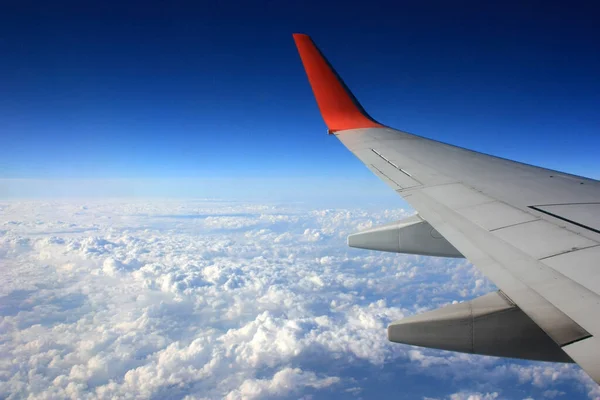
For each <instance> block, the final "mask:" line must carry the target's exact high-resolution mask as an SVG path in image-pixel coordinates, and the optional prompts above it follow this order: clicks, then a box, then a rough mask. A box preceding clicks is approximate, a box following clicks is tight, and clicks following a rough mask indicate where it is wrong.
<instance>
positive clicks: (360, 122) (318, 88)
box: [293, 33, 383, 133]
mask: <svg viewBox="0 0 600 400" xmlns="http://www.w3.org/2000/svg"><path fill="white" fill-rule="evenodd" d="M293 36H294V41H295V42H296V47H297V48H298V52H299V53H300V58H301V59H302V64H304V70H305V71H306V75H308V81H309V82H310V86H311V87H312V90H313V93H314V94H315V98H316V99H317V104H318V106H319V110H321V115H322V116H323V119H324V120H325V124H326V125H327V127H328V128H329V132H331V133H333V132H337V131H343V130H346V129H357V128H382V127H383V125H381V124H380V123H378V122H377V121H375V120H374V119H373V118H371V117H370V116H369V114H367V112H366V111H365V110H364V109H363V108H362V106H361V105H360V103H359V102H358V100H356V98H355V97H354V95H353V94H352V92H350V89H348V88H347V87H346V85H345V84H344V82H343V81H342V79H341V78H340V77H339V76H338V74H337V73H336V72H335V70H334V69H333V67H332V66H331V65H330V64H329V62H327V60H326V59H325V57H324V56H323V55H322V54H321V52H320V51H319V49H318V48H317V46H315V44H314V43H313V41H312V39H311V38H310V37H309V36H308V35H304V34H301V33H295V34H294V35H293Z"/></svg>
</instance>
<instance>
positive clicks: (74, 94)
mask: <svg viewBox="0 0 600 400" xmlns="http://www.w3.org/2000/svg"><path fill="white" fill-rule="evenodd" d="M243 3H244V4H237V3H234V2H188V3H186V2H183V3H182V2H176V3H169V4H166V3H163V2H153V1H150V2H139V3H136V2H127V4H121V3H120V2H85V5H83V4H80V3H78V2H73V3H59V4H52V5H50V4H46V3H42V2H39V3H36V2H33V3H19V4H17V3H15V4H12V5H9V6H5V11H4V12H3V13H2V15H1V16H0V54H1V57H2V63H1V64H0V87H1V88H2V90H1V94H0V134H1V137H2V142H3V145H2V146H0V160H1V161H0V179H2V183H1V186H0V190H1V193H0V194H3V195H6V194H8V195H9V196H10V195H16V196H19V195H21V196H25V195H33V194H38V195H39V194H40V190H38V189H37V188H39V187H40V185H39V182H40V180H42V181H45V182H46V185H50V186H52V187H55V186H56V185H59V186H60V185H62V186H65V187H66V189H65V190H64V191H63V192H64V193H68V194H74V195H75V194H79V195H86V194H93V195H101V194H103V191H102V190H100V189H99V190H96V191H82V190H81V187H82V186H85V185H82V184H81V182H87V184H88V185H92V186H94V187H96V188H99V187H100V188H106V190H105V194H115V195H118V194H122V195H129V194H131V193H127V191H123V190H120V189H118V188H117V187H118V186H119V185H115V184H110V185H109V184H106V182H108V181H110V182H114V181H115V180H117V181H119V182H123V181H127V182H142V181H143V182H146V183H147V187H148V189H144V190H141V189H140V191H139V192H135V193H133V194H134V195H144V194H150V195H169V194H170V195H177V194H180V195H186V194H187V195H202V196H210V195H211V194H212V195H214V196H228V193H230V192H236V191H237V194H238V196H242V197H243V196H244V195H246V194H247V195H248V196H250V197H252V196H256V195H257V190H256V189H255V187H256V186H257V185H255V184H254V183H249V182H256V181H260V182H264V185H266V188H265V187H263V188H262V189H261V190H260V194H263V195H265V197H268V195H269V191H270V190H272V191H274V192H275V193H283V192H285V193H286V194H287V195H290V196H291V197H293V196H292V194H293V193H295V192H294V190H293V189H292V188H293V186H294V182H297V181H299V180H306V179H311V178H314V179H316V180H315V185H314V186H312V187H313V188H315V189H316V188H322V187H324V186H328V185H333V186H335V187H336V188H335V190H329V191H330V192H335V193H337V194H340V191H342V192H344V191H345V190H346V191H347V193H346V192H344V195H349V196H354V195H358V194H357V193H359V192H360V190H359V189H357V188H356V187H353V186H358V187H360V186H361V185H374V187H375V188H377V189H373V190H374V191H376V192H377V193H380V194H381V196H386V195H384V194H383V192H384V190H383V188H384V186H383V185H379V184H378V183H369V182H371V181H372V180H375V178H372V177H371V176H370V174H369V172H368V171H366V169H365V168H364V167H363V166H362V165H361V164H360V163H359V162H358V161H357V160H355V159H354V158H353V157H352V155H350V154H349V153H348V152H347V151H346V150H345V149H344V148H343V146H341V144H340V143H338V142H337V141H336V140H335V139H334V138H333V137H328V136H327V135H326V134H325V129H326V128H325V125H324V123H323V122H322V120H321V118H320V115H319V113H318V109H317V107H316V104H315V102H314V99H313V97H312V93H311V91H310V87H309V85H308V83H307V80H306V77H305V75H304V71H303V69H302V66H301V63H300V60H299V57H298V55H297V52H296V49H295V47H294V44H293V40H292V37H291V34H292V33H293V32H305V33H308V34H310V35H311V36H312V37H313V39H314V40H315V41H316V43H317V44H318V45H319V46H320V47H321V49H322V50H323V51H324V53H325V54H326V55H327V57H328V58H329V60H330V61H331V63H332V64H333V65H334V66H335V67H336V69H337V70H338V72H339V73H340V75H341V76H342V77H343V78H344V79H345V81H346V83H347V84H348V86H349V87H350V88H351V89H352V90H353V91H354V93H355V95H356V96H357V97H358V98H359V99H360V101H361V103H362V104H363V105H364V106H365V108H366V109H367V110H368V111H369V113H370V114H371V115H372V116H373V117H375V118H376V119H378V120H379V121H381V122H383V123H385V124H387V125H390V126H393V127H396V128H399V129H404V130H407V131H409V132H414V133H417V134H420V135H423V136H426V137H430V138H434V139H438V140H441V141H445V142H450V143H453V144H456V145H460V146H464V147H468V148H472V149H475V150H479V151H483V152H487V153H492V154H495V155H499V156H503V157H508V158H512V159H517V160H520V161H525V162H529V163H534V164H538V165H542V166H547V167H550V168H555V169H561V170H565V171H568V172H572V173H576V174H583V175H587V176H591V177H596V178H597V177H599V176H600V167H599V165H598V163H597V152H596V151H595V149H597V147H598V144H599V143H600V138H599V136H598V134H597V132H598V128H599V127H600V117H599V116H598V112H597V106H598V104H599V100H600V95H599V93H600V90H599V89H600V80H599V78H598V72H597V71H599V70H600V53H599V52H598V51H597V50H598V47H597V41H596V39H595V38H597V37H598V35H599V34H600V32H599V30H600V29H599V28H598V27H597V24H596V18H595V16H596V15H598V13H597V10H596V9H593V8H592V7H593V6H590V5H585V4H584V3H581V4H578V5H572V6H569V7H566V6H564V5H559V4H558V3H557V4H554V3H553V2H528V4H522V3H523V2H503V3H502V4H496V2H494V4H482V2H458V3H455V2H453V3H452V4H450V3H448V2H439V3H438V2H428V3H426V4H421V5H419V4H412V3H406V4H399V3H398V2H369V3H368V5H367V4H366V3H364V2H361V3H357V2H347V3H345V4H344V7H339V6H334V5H328V4H322V3H323V2H316V1H312V2H311V1H306V2H263V3H260V2H243ZM174 178H177V179H180V180H184V181H185V180H187V181H185V182H187V183H183V184H181V185H180V186H176V185H175V184H174V183H173V182H174V181H173V179H174ZM206 179H212V180H214V179H222V180H223V184H222V185H204V186H203V185H201V184H198V185H196V184H194V183H190V182H204V181H205V180H206ZM152 180H155V182H156V185H153V184H152V183H148V182H152ZM161 180H162V182H164V181H165V180H166V181H169V182H171V185H167V186H169V187H170V188H169V190H168V191H167V190H166V189H165V190H162V189H161V186H160V185H159V182H161ZM282 181H284V182H286V183H284V184H283V185H284V188H283V189H282V187H281V185H282V184H281V182H282ZM102 182H104V183H102ZM227 182H231V183H230V184H228V183H227ZM336 182H337V183H336ZM339 182H344V183H343V184H341V183H339ZM346 182H356V185H352V184H351V183H349V184H346ZM286 184H287V186H285V185H286ZM102 185H105V186H102ZM111 185H112V186H111ZM122 186H123V185H122ZM124 186H128V185H124ZM138 186H139V185H138ZM174 186H176V187H175V188H174ZM190 186H192V187H197V186H198V187H202V189H198V190H197V191H192V192H191V193H190V191H189V188H190ZM258 186H260V185H258ZM309 186H310V185H309ZM36 190H37V191H36ZM307 190H309V191H310V188H309V189H307ZM325 191H326V192H327V190H325ZM44 193H46V194H50V195H52V194H53V192H52V191H42V194H44Z"/></svg>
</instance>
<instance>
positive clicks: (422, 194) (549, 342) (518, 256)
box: [294, 34, 600, 383]
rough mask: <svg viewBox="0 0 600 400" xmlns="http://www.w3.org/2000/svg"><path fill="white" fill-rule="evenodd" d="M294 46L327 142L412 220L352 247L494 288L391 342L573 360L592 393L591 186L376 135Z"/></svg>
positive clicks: (430, 143)
mask: <svg viewBox="0 0 600 400" xmlns="http://www.w3.org/2000/svg"><path fill="white" fill-rule="evenodd" d="M294 40H295V42H296V46H297V48H298V51H299V53H300V57H301V59H302V63H303V65H304V68H305V70H306V73H307V76H308V79H309V82H310V85H311V87H312V89H313V92H314V95H315V98H316V100H317V104H318V106H319V109H320V111H321V115H322V117H323V119H324V120H325V123H326V125H327V127H328V129H329V133H330V134H332V135H335V136H336V137H337V138H338V139H339V140H340V141H341V142H342V143H343V144H344V145H345V146H346V147H347V148H348V149H349V150H350V151H351V152H352V153H354V155H355V156H356V157H357V158H358V159H359V160H361V161H362V162H363V163H364V164H365V165H366V166H367V168H369V169H370V170H371V171H372V172H373V173H374V174H375V175H376V176H377V177H379V178H380V179H381V180H383V181H384V182H385V183H386V184H387V185H388V186H390V187H391V188H392V189H393V190H395V191H396V192H397V193H398V194H399V195H400V196H402V197H403V198H404V199H405V200H406V201H407V202H408V203H410V204H411V205H412V206H413V207H414V208H415V210H417V212H418V215H417V216H414V217H411V218H409V219H407V220H404V221H399V222H394V223H391V224H387V225H384V226H381V227H377V228H373V229H370V230H368V231H366V232H360V233H357V234H355V235H351V236H350V237H349V238H348V243H349V245H350V246H353V247H361V248H367V249H374V250H382V251H393V252H399V253H411V254H423V255H437V256H447V257H465V258H467V259H468V260H469V261H471V262H472V263H473V264H474V265H475V266H477V267H478V268H479V269H480V270H481V271H482V272H483V273H484V274H485V275H486V276H487V277H489V278H490V279H491V280H492V281H493V282H494V283H495V284H496V286H497V287H498V288H499V289H500V290H499V291H498V292H496V293H490V294H487V295H485V296H482V297H479V298H477V299H474V300H471V301H470V302H465V303H460V304H453V305H450V306H446V307H443V308H441V309H438V310H433V311H430V312H427V313H424V314H420V315H416V316H412V317H409V318H405V319H403V320H400V321H397V322H394V323H392V324H391V325H390V326H389V327H388V338H389V339H390V340H391V341H394V342H400V343H408V344H413V345H418V346H425V347H433V348H439V349H447V350H455V351H462V352H469V353H475V354H487V355H494V356H504V357H516V358H525V359H534V360H542V361H563V362H573V361H575V362H576V363H578V364H579V365H580V366H581V367H582V368H583V369H584V370H585V371H586V372H587V373H588V374H589V375H590V376H591V377H592V378H593V379H594V380H595V381H596V382H597V383H600V313H599V310H600V308H599V303H600V246H599V244H600V182H598V181H596V180H593V179H588V178H584V177H580V176H575V175H570V174H566V173H562V172H558V171H552V170H548V169H544V168H539V167H535V166H532V165H527V164H523V163H519V162H515V161H510V160H507V159H503V158H499V157H494V156H491V155H487V154H482V153H478V152H475V151H470V150H467V149H464V148H460V147H456V146H452V145H449V144H445V143H441V142H437V141H435V140H430V139H426V138H423V137H419V136H417V135H413V134H410V133H407V132H403V131H399V130H395V129H392V128H389V127H387V126H384V125H382V124H380V123H379V122H377V121H375V120H374V119H373V118H371V117H370V116H369V115H368V114H367V113H366V112H365V111H364V109H363V108H362V107H361V105H360V104H359V103H358V101H357V100H356V98H355V97H354V96H353V95H352V94H351V92H350V91H349V90H348V88H347V87H346V85H345V84H344V83H343V81H342V80H341V79H340V78H339V76H338V75H337V73H336V72H335V70H334V69H333V68H332V67H331V65H330V64H329V63H328V62H327V60H326V59H325V57H324V56H323V55H322V54H321V52H320V51H319V49H318V48H317V47H316V46H315V44H314V43H313V42H312V40H311V39H310V37H308V36H307V35H303V34H294Z"/></svg>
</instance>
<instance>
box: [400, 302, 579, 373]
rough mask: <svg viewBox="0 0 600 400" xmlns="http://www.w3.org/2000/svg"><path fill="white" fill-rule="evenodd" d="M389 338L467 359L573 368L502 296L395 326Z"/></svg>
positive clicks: (455, 305)
mask: <svg viewBox="0 0 600 400" xmlns="http://www.w3.org/2000/svg"><path fill="white" fill-rule="evenodd" d="M388 338H389V340H391V341H392V342H398V343H405V344H411V345H414V346H423V347H433V348H436V349H443V350H452V351H460V352H463V353H473V354H483V355H489V356H498V357H512V358H524V359H528V360H540V361H555V362H572V360H571V358H570V357H569V356H568V355H567V354H566V353H565V352H564V351H563V350H562V349H561V348H560V346H558V345H557V344H556V343H555V342H554V341H553V340H552V339H550V337H549V336H548V335H547V334H546V333H545V332H544V331H543V330H541V329H540V327H539V326H538V325H536V323H535V322H533V321H532V320H531V319H530V318H529V317H528V316H527V315H526V314H525V313H524V312H523V311H521V310H520V309H519V307H517V306H515V305H514V304H513V303H512V302H510V301H508V300H507V299H506V297H504V296H503V295H502V294H500V293H499V292H493V293H488V294H486V295H484V296H481V297H478V298H476V299H473V300H471V301H467V302H464V303H458V304H451V305H448V306H446V307H442V308H439V309H437V310H433V311H429V312H426V313H423V314H418V315H414V316H411V317H408V318H404V319H401V320H400V321H397V322H393V323H392V324H391V325H390V326H388Z"/></svg>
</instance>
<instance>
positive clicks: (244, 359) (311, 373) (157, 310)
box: [0, 200, 600, 400]
mask: <svg viewBox="0 0 600 400" xmlns="http://www.w3.org/2000/svg"><path fill="white" fill-rule="evenodd" d="M0 212H1V214H0V263H1V264H0V265H1V271H0V272H1V275H0V360H2V361H0V397H3V398H4V397H6V398H23V397H29V398H32V399H38V398H39V399H43V398H73V399H85V398H107V399H108V398H189V399H196V398H211V399H212V398H228V399H253V398H298V397H306V396H312V397H313V398H374V397H382V396H384V395H392V396H395V397H397V396H398V395H399V393H401V394H403V396H405V398H424V397H428V398H448V399H452V400H455V399H463V398H464V399H502V398H526V397H528V396H530V395H531V396H532V397H535V398H561V397H563V396H564V398H567V397H568V398H577V397H579V398H588V397H591V398H594V397H595V396H599V395H600V392H598V389H597V386H596V385H595V384H594V383H593V382H591V380H590V379H589V378H587V377H586V375H585V374H584V373H583V372H582V371H581V370H580V369H579V368H578V367H576V366H572V365H560V364H546V363H533V362H523V361H518V362H517V361H512V362H511V361H506V360H500V359H496V358H492V357H479V356H472V355H464V354H458V353H450V352H441V351H434V350H427V349H419V348H413V347H409V346H403V345H396V344H391V343H389V342H388V341H387V339H386V330H385V327H386V326H387V324H389V323H390V322H391V321H394V320H396V319H400V318H402V317H403V316H404V315H410V314H414V313H417V312H422V311H424V310H427V309H431V308H435V307H439V306H441V305H444V304H447V303H450V302H452V301H456V300H464V299H468V298H471V297H474V296H477V295H481V294H484V293H486V292H488V291H491V290H493V286H492V285H491V284H490V283H489V282H488V281H487V280H486V279H485V278H484V277H483V276H482V275H481V274H480V273H479V272H478V271H477V270H476V269H475V268H474V267H473V266H471V265H470V264H469V263H467V262H464V261H461V260H446V259H441V258H422V257H415V256H403V255H396V254H389V253H376V252H367V251H361V250H354V249H349V248H347V246H346V244H345V237H346V235H348V234H349V233H352V232H355V231H358V230H361V229H364V228H367V227H370V226H372V225H373V224H378V223H383V222H389V221H392V220H395V219H399V218H401V217H403V216H405V215H408V214H409V212H408V211H405V210H388V211H383V210H382V211H381V212H378V213H373V212H366V211H364V210H346V209H344V210H321V209H316V210H315V209H306V208H304V207H302V206H278V205H265V204H243V203H236V202H209V201H157V200H153V201H148V202H143V201H136V202H125V201H107V202H50V201H46V202H44V201H36V202H6V203H2V204H0Z"/></svg>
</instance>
